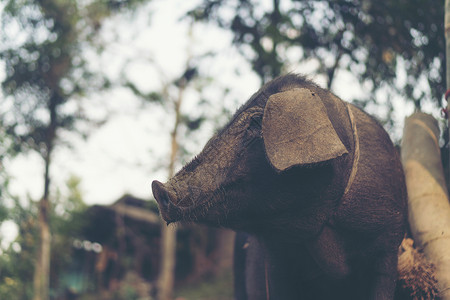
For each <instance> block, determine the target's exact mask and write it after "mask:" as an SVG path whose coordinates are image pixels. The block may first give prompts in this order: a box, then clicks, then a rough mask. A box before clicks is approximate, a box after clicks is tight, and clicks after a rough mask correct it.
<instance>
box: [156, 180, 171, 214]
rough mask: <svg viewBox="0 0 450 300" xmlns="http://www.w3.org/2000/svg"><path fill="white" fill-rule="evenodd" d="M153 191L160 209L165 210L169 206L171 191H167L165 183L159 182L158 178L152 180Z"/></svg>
mask: <svg viewBox="0 0 450 300" xmlns="http://www.w3.org/2000/svg"><path fill="white" fill-rule="evenodd" d="M152 191H153V196H154V197H155V199H156V202H158V205H159V207H160V210H165V209H167V208H168V206H169V201H170V198H169V192H168V191H167V189H166V187H165V186H164V184H162V183H161V182H159V181H158V180H154V181H153V182H152Z"/></svg>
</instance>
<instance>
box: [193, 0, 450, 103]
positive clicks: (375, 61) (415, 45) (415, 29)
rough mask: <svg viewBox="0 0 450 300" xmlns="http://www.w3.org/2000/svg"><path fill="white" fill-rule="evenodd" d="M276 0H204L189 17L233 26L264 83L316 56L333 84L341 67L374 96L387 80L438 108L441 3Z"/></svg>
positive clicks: (441, 83) (441, 71) (441, 63)
mask: <svg viewBox="0 0 450 300" xmlns="http://www.w3.org/2000/svg"><path fill="white" fill-rule="evenodd" d="M272 4H273V5H272V7H271V8H267V7H265V6H263V5H262V4H261V2H258V1H252V0H240V1H235V2H232V1H226V0H204V1H203V2H202V4H201V5H200V6H198V7H197V8H195V9H193V10H192V11H191V12H190V13H189V15H190V16H191V17H192V18H193V19H195V20H201V21H209V22H213V23H216V24H218V25H219V26H221V27H223V28H226V29H229V30H231V31H232V32H233V34H234V44H236V45H237V46H238V48H239V49H240V50H241V51H242V53H243V54H244V56H246V57H247V58H248V59H250V61H251V62H252V65H253V69H254V70H255V71H256V73H258V75H259V76H260V77H261V78H262V79H263V81H266V80H268V79H270V78H273V77H275V76H278V75H280V73H282V72H283V71H286V66H287V64H289V63H296V62H300V61H305V60H309V59H316V60H317V61H318V62H319V68H318V70H317V71H318V72H319V73H321V74H323V75H325V76H326V78H327V79H328V86H329V87H330V86H331V83H332V81H333V78H334V75H335V72H336V70H337V69H339V68H342V69H347V70H349V71H350V72H352V73H353V74H354V75H356V77H357V78H358V79H359V80H360V82H361V83H364V84H365V85H364V88H365V89H367V90H369V92H370V95H371V96H372V97H374V95H375V92H376V91H377V90H378V89H379V88H383V86H384V85H388V86H389V87H391V88H393V89H397V92H398V93H400V94H401V95H403V96H405V97H406V98H407V99H410V100H412V101H413V102H414V104H415V106H416V107H417V108H420V107H421V105H422V100H423V99H424V97H426V96H428V97H429V95H431V97H432V99H433V101H434V102H435V103H436V104H438V105H441V103H440V102H441V100H442V94H443V93H444V91H445V80H444V79H445V75H444V68H443V66H444V52H445V51H444V49H445V48H444V47H445V46H444V24H443V20H444V1H436V2H433V5H430V3H429V2H427V1H420V0H414V1H397V0H389V1H382V2H380V1H373V0H342V1H300V0H291V1H279V0H274V1H273V2H272ZM230 11H231V12H232V13H230ZM226 12H228V13H226ZM230 16H232V17H230ZM401 61H402V62H404V63H403V67H404V71H405V73H406V74H407V75H406V82H405V83H404V84H402V86H400V87H399V86H398V83H396V70H397V67H398V64H399V62H401ZM419 83H421V84H419ZM424 84H425V88H423V86H424ZM368 98H369V97H368Z"/></svg>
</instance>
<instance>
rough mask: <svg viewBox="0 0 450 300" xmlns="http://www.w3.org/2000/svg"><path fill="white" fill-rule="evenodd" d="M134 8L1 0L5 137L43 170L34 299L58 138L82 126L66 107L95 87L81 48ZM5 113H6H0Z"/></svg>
mask: <svg viewBox="0 0 450 300" xmlns="http://www.w3.org/2000/svg"><path fill="white" fill-rule="evenodd" d="M138 2H140V1H139V0H128V1H117V0H108V1H88V2H85V1H79V2H78V1H76V0H71V1H58V0H23V1H15V0H7V1H5V2H4V5H5V6H4V10H3V13H2V24H1V31H2V46H1V48H0V59H2V60H3V62H4V63H5V71H6V78H5V79H4V81H3V82H2V88H3V92H4V93H5V94H6V95H7V98H6V101H4V102H3V103H2V105H5V106H4V107H3V109H2V110H0V111H2V112H4V113H2V115H1V116H0V117H1V118H2V119H3V121H4V124H3V125H4V126H5V128H6V132H7V133H8V134H9V135H11V136H13V137H14V142H15V143H16V145H17V146H18V147H19V148H20V149H21V150H22V151H26V150H32V151H35V152H37V153H38V154H39V155H40V156H41V157H42V159H43V162H44V175H43V179H44V180H43V182H44V184H43V186H44V188H43V195H42V198H41V199H40V201H39V210H38V216H39V217H38V218H39V236H40V242H39V247H38V250H37V256H36V263H35V275H34V299H36V300H37V299H48V295H49V290H48V286H49V270H50V240H51V234H50V229H49V211H50V183H51V181H50V179H51V171H50V169H51V168H50V167H51V161H52V154H53V152H54V149H55V147H56V146H57V143H58V141H59V137H60V133H61V131H64V130H68V131H72V130H75V128H76V127H75V124H76V121H79V120H82V119H84V116H83V115H82V113H81V110H80V109H79V105H76V106H75V107H77V108H78V109H71V108H70V105H68V104H69V102H71V101H74V100H80V97H79V96H80V95H81V94H82V93H84V92H86V91H87V90H88V87H89V86H90V87H91V88H93V85H94V83H97V88H99V87H101V86H102V84H103V83H104V82H102V80H97V81H95V80H93V78H94V77H93V74H92V73H91V72H89V71H88V69H87V68H86V64H87V62H86V60H85V59H84V57H83V55H82V53H83V51H82V50H83V47H85V46H86V45H87V44H88V43H89V42H90V41H92V40H93V38H94V37H95V35H96V33H97V32H98V30H99V28H100V25H101V22H102V20H103V19H104V18H105V17H107V16H108V15H109V14H111V13H112V12H114V11H117V10H118V9H121V8H124V7H129V6H131V5H134V4H136V3H138ZM5 107H6V108H5Z"/></svg>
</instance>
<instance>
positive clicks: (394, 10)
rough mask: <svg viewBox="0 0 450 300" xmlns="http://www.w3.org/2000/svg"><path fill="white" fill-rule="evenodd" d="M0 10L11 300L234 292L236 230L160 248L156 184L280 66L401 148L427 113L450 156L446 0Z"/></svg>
mask: <svg viewBox="0 0 450 300" xmlns="http://www.w3.org/2000/svg"><path fill="white" fill-rule="evenodd" d="M0 22H1V24H0V26H1V29H0V30H1V33H0V39H1V42H0V81H1V84H2V86H1V87H2V88H1V94H0V299H36V300H37V299H232V275H231V265H232V248H233V233H232V232H230V231H227V230H224V229H212V228H205V227H199V226H194V225H179V224H178V225H170V227H169V228H170V230H169V231H170V232H171V233H170V234H172V235H174V236H175V237H176V243H173V244H172V245H169V246H163V243H162V239H163V238H164V236H165V235H167V234H168V233H167V230H165V229H164V228H166V225H165V224H163V223H162V222H161V220H160V219H159V216H158V209H157V206H156V202H155V201H154V200H153V199H152V194H151V189H150V184H151V181H152V180H154V179H157V180H160V181H165V180H166V179H167V178H168V177H170V175H171V174H173V173H174V172H176V171H177V170H178V169H179V168H180V167H181V166H182V165H183V164H184V163H186V162H188V161H189V160H190V159H191V158H192V157H193V156H194V155H195V154H196V153H198V152H199V151H200V150H201V149H202V147H203V145H204V144H205V142H206V141H207V140H208V138H209V137H210V136H211V135H212V134H213V133H214V131H215V130H217V129H218V128H220V127H221V126H222V125H224V124H225V123H226V121H227V120H228V118H229V117H230V116H231V115H232V114H233V112H234V111H235V110H236V109H237V108H238V107H239V106H240V105H241V104H243V103H244V102H245V101H246V100H247V99H248V98H249V97H250V96H251V95H252V94H253V93H254V92H256V91H257V89H258V88H259V87H260V86H261V85H262V84H264V83H265V82H267V81H269V80H270V79H272V78H274V77H276V76H278V75H281V74H286V73H289V72H294V73H301V74H305V75H306V76H307V77H308V78H310V79H312V80H314V81H315V82H317V83H318V84H319V85H320V86H322V87H324V88H329V89H330V90H331V91H332V92H334V93H335V94H336V95H338V96H339V97H341V98H342V99H344V100H346V101H349V102H352V103H353V104H355V105H357V106H359V107H361V108H363V109H365V110H366V111H367V112H369V113H370V114H372V115H373V116H375V117H376V118H377V119H378V120H379V121H380V122H381V123H382V124H383V125H384V127H385V129H386V130H387V131H388V132H389V134H390V135H391V138H392V139H393V141H394V142H395V143H396V144H399V143H400V141H401V135H402V130H403V122H404V118H405V117H406V116H408V115H410V114H411V113H412V112H414V111H417V110H421V111H424V112H427V113H431V114H432V115H433V116H434V117H435V118H437V119H438V120H439V121H440V123H441V127H442V129H443V130H442V131H443V132H444V134H443V136H442V139H441V141H440V143H441V147H442V153H443V162H444V168H445V169H448V159H447V157H448V155H447V153H448V150H447V144H448V134H447V129H446V120H445V113H443V112H442V109H441V108H442V107H444V106H445V105H446V103H444V102H445V101H444V97H443V94H444V93H445V90H446V87H445V73H444V72H445V68H444V66H445V51H444V50H445V42H444V1H441V0H440V1H433V2H429V1H403V0H388V1H383V2H380V1H374V0H341V1H296V0H266V1H255V0H241V1H239V0H187V1H175V0H165V1H162V0H1V1H0ZM445 173H446V174H447V173H448V172H445ZM162 229H164V230H162ZM166 247H171V248H172V249H173V250H174V254H173V255H171V254H170V253H172V251H168V250H167V248H166ZM166 260H169V261H170V260H172V261H173V262H174V267H173V268H169V269H168V270H163V269H164V267H163V266H165V263H163V261H166ZM164 272H166V273H167V274H172V275H171V276H169V278H170V277H172V278H173V279H169V280H165V279H162V276H161V274H163V273H164ZM164 278H166V277H164ZM164 286H165V287H166V288H164ZM164 289H167V290H168V292H167V293H161V290H164Z"/></svg>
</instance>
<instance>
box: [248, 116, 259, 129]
mask: <svg viewBox="0 0 450 300" xmlns="http://www.w3.org/2000/svg"><path fill="white" fill-rule="evenodd" d="M261 127H262V116H261V115H253V116H251V117H250V120H249V124H248V127H247V131H250V132H252V133H259V132H260V131H261Z"/></svg>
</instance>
